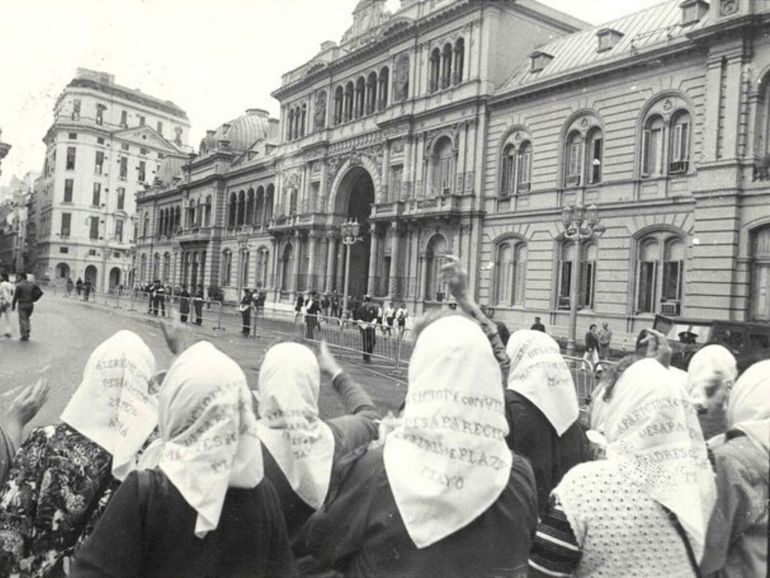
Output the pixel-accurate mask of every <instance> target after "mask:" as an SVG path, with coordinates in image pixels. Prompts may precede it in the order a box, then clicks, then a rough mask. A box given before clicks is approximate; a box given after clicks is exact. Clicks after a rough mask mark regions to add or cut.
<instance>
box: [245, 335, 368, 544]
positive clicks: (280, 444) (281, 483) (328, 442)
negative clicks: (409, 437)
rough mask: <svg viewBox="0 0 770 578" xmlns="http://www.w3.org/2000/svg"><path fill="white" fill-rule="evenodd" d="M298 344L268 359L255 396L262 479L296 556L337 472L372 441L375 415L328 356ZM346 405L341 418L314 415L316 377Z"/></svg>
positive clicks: (274, 349)
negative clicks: (326, 380)
mask: <svg viewBox="0 0 770 578" xmlns="http://www.w3.org/2000/svg"><path fill="white" fill-rule="evenodd" d="M319 359H320V361H321V364H320V365H319V361H318V360H316V356H315V354H314V353H313V352H312V351H311V350H310V349H309V348H307V347H306V346H304V345H300V344H299V343H280V344H278V345H275V346H273V347H271V348H270V349H269V350H268V351H267V353H266V354H265V358H264V360H263V361H262V365H261V366H260V370H259V386H258V390H257V392H256V393H255V396H256V398H257V401H258V404H259V416H260V419H259V421H258V423H257V431H258V433H259V439H260V440H261V441H262V444H263V445H264V448H265V450H266V451H265V452H264V453H263V455H264V463H265V476H266V477H267V478H268V479H269V480H270V481H271V482H272V483H273V485H274V486H275V489H276V491H277V492H278V496H279V497H280V499H281V505H282V508H283V513H284V517H285V519H286V527H287V528H288V530H289V538H290V539H291V542H292V545H293V546H294V547H295V553H297V554H299V553H301V548H300V545H299V538H300V534H301V530H302V526H303V525H304V524H305V522H306V521H307V519H308V518H309V517H310V516H311V515H312V514H313V512H315V511H316V510H317V509H318V508H320V507H321V506H322V505H323V503H324V501H325V500H326V497H327V496H328V495H329V494H330V492H332V493H333V491H334V489H335V486H336V484H337V482H338V481H339V480H338V478H339V477H340V475H341V473H342V472H340V471H339V469H338V467H335V466H339V464H340V463H341V462H343V461H346V457H347V456H349V455H350V454H351V452H353V451H355V450H356V449H357V448H363V447H366V446H367V445H368V444H369V442H371V441H372V440H373V439H375V438H376V437H377V424H376V420H377V419H379V414H378V413H377V410H376V409H375V407H374V402H372V399H371V398H370V397H369V394H367V393H366V392H365V391H364V390H363V388H361V387H360V386H359V385H358V384H356V383H354V382H353V381H352V380H351V379H350V378H349V377H348V376H347V374H346V373H344V372H343V371H342V369H341V368H340V367H339V365H338V364H337V363H336V362H335V361H334V358H333V357H332V356H331V354H330V353H329V351H328V348H327V347H326V345H325V344H323V345H322V346H321V355H320V356H319ZM322 369H323V373H325V374H328V375H329V377H331V378H332V380H331V381H332V387H333V388H334V390H335V391H336V392H337V393H338V394H339V395H340V397H341V398H342V401H343V403H344V405H345V410H346V412H347V413H346V415H342V416H340V417H337V418H333V419H330V420H328V421H324V420H322V419H321V418H320V417H319V415H318V395H319V393H320V388H321V373H322Z"/></svg>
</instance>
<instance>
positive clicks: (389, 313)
mask: <svg viewBox="0 0 770 578" xmlns="http://www.w3.org/2000/svg"><path fill="white" fill-rule="evenodd" d="M383 317H384V318H385V319H384V321H385V324H384V325H383V326H382V327H383V332H384V333H385V334H386V335H387V336H388V337H393V321H394V320H395V319H396V310H395V309H394V308H393V301H390V302H389V303H388V306H387V307H386V308H385V311H384V312H383Z"/></svg>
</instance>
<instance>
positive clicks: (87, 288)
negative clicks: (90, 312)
mask: <svg viewBox="0 0 770 578" xmlns="http://www.w3.org/2000/svg"><path fill="white" fill-rule="evenodd" d="M92 289H93V285H91V281H90V280H89V279H86V282H85V283H83V300H85V301H88V298H89V297H90V296H91V290H92Z"/></svg>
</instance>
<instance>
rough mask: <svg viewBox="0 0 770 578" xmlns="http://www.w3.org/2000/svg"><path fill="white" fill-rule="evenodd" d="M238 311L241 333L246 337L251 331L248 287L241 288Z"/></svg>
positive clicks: (249, 292)
mask: <svg viewBox="0 0 770 578" xmlns="http://www.w3.org/2000/svg"><path fill="white" fill-rule="evenodd" d="M238 311H240V312H241V334H242V335H244V336H245V337H248V336H249V332H250V331H251V291H249V290H248V289H244V290H243V296H242V297H241V302H240V305H239V306H238Z"/></svg>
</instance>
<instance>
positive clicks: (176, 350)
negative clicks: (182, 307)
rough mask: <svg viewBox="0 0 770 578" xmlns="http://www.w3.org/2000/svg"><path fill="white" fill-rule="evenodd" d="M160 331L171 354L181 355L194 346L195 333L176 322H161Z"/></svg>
mask: <svg viewBox="0 0 770 578" xmlns="http://www.w3.org/2000/svg"><path fill="white" fill-rule="evenodd" d="M160 330H161V332H162V333H163V338H164V339H165V340H166V345H167V346H168V349H169V351H170V352H171V353H173V354H174V355H179V354H180V353H182V352H183V351H184V350H185V349H187V348H188V347H190V345H192V344H193V333H192V331H191V330H190V328H189V327H187V326H185V325H183V324H182V323H178V322H176V321H170V322H169V321H161V322H160Z"/></svg>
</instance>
